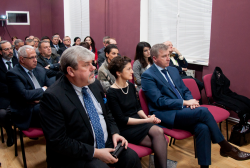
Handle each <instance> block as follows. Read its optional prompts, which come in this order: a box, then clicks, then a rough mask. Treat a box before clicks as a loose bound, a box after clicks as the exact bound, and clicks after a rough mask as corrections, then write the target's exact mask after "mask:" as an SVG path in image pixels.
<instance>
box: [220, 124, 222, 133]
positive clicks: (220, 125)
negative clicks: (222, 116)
mask: <svg viewBox="0 0 250 168" xmlns="http://www.w3.org/2000/svg"><path fill="white" fill-rule="evenodd" d="M221 123H222V122H220V132H221Z"/></svg>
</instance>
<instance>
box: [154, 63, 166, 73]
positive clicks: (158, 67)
mask: <svg viewBox="0 0 250 168" xmlns="http://www.w3.org/2000/svg"><path fill="white" fill-rule="evenodd" d="M154 64H155V63H154ZM155 66H156V68H157V69H158V70H159V71H160V72H161V70H163V68H162V67H160V66H158V65H156V64H155ZM165 69H166V70H168V69H167V67H166V68H165Z"/></svg>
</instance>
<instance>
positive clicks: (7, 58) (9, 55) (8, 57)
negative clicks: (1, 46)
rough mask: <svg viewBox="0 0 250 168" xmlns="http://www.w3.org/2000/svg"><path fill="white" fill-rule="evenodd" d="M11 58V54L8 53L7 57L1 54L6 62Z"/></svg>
mask: <svg viewBox="0 0 250 168" xmlns="http://www.w3.org/2000/svg"><path fill="white" fill-rule="evenodd" d="M12 57H13V53H9V54H8V55H7V54H4V53H3V58H4V59H6V60H10V59H11V58H12Z"/></svg>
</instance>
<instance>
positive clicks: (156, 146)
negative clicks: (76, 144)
mask: <svg viewBox="0 0 250 168" xmlns="http://www.w3.org/2000/svg"><path fill="white" fill-rule="evenodd" d="M108 69H109V71H110V73H111V74H112V75H114V76H115V78H116V81H115V83H114V84H113V85H111V87H110V88H109V90H108V91H107V99H108V105H109V108H110V110H111V112H112V114H113V117H114V118H115V121H116V123H117V126H118V128H119V130H120V134H121V135H122V136H123V137H125V138H126V139H127V140H128V142H130V143H133V144H137V145H142V146H147V147H150V148H151V147H152V149H153V151H154V153H155V155H154V160H155V167H156V168H163V167H167V146H168V145H167V141H166V139H165V136H164V132H163V130H162V128H160V127H158V126H156V125H154V124H158V123H160V122H161V120H160V119H158V118H156V117H155V115H152V116H146V115H145V113H144V112H143V111H142V109H141V107H140V103H139V102H138V99H137V96H136V89H135V86H134V85H133V84H132V83H129V82H127V81H128V80H131V79H132V74H133V70H132V67H131V59H130V58H128V57H126V56H125V57H115V58H113V59H112V61H111V62H110V63H109V65H108Z"/></svg>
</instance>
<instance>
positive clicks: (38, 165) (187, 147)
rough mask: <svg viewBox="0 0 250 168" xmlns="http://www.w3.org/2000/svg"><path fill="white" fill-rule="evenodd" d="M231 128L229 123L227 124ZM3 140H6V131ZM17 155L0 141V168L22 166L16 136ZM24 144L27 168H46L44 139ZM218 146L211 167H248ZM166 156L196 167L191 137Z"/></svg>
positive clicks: (146, 159) (146, 161)
mask: <svg viewBox="0 0 250 168" xmlns="http://www.w3.org/2000/svg"><path fill="white" fill-rule="evenodd" d="M229 128H231V124H230V126H229ZM222 133H223V135H224V136H225V137H226V129H225V123H222ZM4 134H5V140H6V133H5V132H4ZM17 145H18V156H17V157H15V155H14V145H13V146H12V147H7V146H6V144H3V143H1V142H0V162H1V164H2V166H1V167H2V168H21V167H23V161H22V154H21V147H20V140H19V138H18V141H17ZM24 146H25V152H26V159H27V165H28V168H46V166H47V164H46V152H45V139H44V138H39V139H38V140H31V139H29V138H27V137H24ZM239 149H241V150H244V151H247V152H250V144H249V145H247V146H243V147H239ZM219 150H220V147H219V145H217V144H212V165H211V166H210V167H211V168H250V160H247V161H235V160H233V159H231V158H225V157H222V156H220V154H219ZM168 158H169V159H171V160H175V161H178V164H177V167H178V168H198V167H199V166H198V162H197V159H195V158H194V146H193V138H192V137H190V138H188V139H185V140H179V141H176V143H175V145H171V147H168ZM141 163H142V167H143V168H147V167H148V165H149V157H148V156H147V157H144V158H142V160H141Z"/></svg>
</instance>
